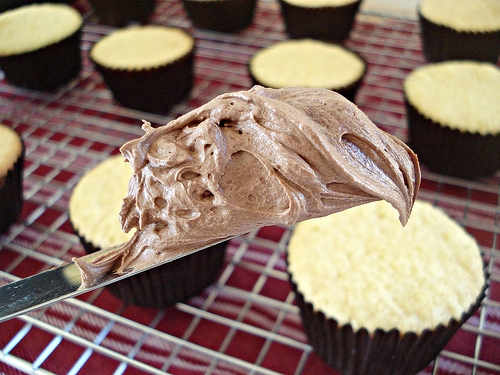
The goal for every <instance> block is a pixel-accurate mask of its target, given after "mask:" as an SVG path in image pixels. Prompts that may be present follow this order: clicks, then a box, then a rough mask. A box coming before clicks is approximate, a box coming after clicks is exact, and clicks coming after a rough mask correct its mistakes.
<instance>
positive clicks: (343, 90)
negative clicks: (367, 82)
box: [247, 47, 368, 102]
mask: <svg viewBox="0 0 500 375" xmlns="http://www.w3.org/2000/svg"><path fill="white" fill-rule="evenodd" d="M342 48H345V47H342ZM349 51H350V52H352V53H354V54H355V55H356V56H358V57H359V58H360V59H361V60H363V63H364V69H363V73H362V74H361V76H360V77H359V78H358V79H357V80H355V81H354V82H352V83H351V84H349V85H347V86H344V87H339V88H332V87H325V88H326V89H328V90H332V91H335V92H337V93H339V94H340V95H342V96H344V97H345V98H346V99H347V100H350V101H351V102H354V101H355V99H356V94H357V92H358V90H359V88H360V87H361V84H362V83H363V80H364V78H365V76H366V73H367V71H368V64H367V62H366V60H365V59H363V58H362V57H361V56H360V55H359V54H357V53H356V52H353V51H351V50H349ZM251 66H252V60H251V59H250V61H249V63H248V64H247V70H248V74H249V76H250V80H251V83H252V85H260V86H264V87H269V86H268V85H266V84H265V83H263V82H260V81H259V80H258V79H257V78H256V77H255V76H254V75H253V73H252V68H251ZM271 88H273V89H280V88H282V87H271Z"/></svg>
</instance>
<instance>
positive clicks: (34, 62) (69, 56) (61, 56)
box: [0, 28, 82, 91]
mask: <svg viewBox="0 0 500 375" xmlns="http://www.w3.org/2000/svg"><path fill="white" fill-rule="evenodd" d="M81 33H82V29H81V28H80V29H79V30H77V31H76V32H74V33H73V34H71V35H70V36H68V37H67V38H64V39H63V40H61V41H60V42H57V43H54V44H51V45H48V46H46V47H43V48H40V49H37V50H35V51H31V52H26V53H22V54H18V55H12V56H2V57H0V68H1V69H2V70H3V71H4V73H5V78H6V79H7V80H8V81H9V83H11V84H13V85H15V86H20V87H25V88H28V89H33V90H40V91H52V90H55V89H57V88H58V87H60V86H62V85H64V84H67V83H69V82H70V81H71V80H73V79H74V78H76V77H78V75H79V73H80V70H81V68H82V61H81V52H80V39H81Z"/></svg>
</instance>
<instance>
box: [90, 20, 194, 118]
mask: <svg viewBox="0 0 500 375" xmlns="http://www.w3.org/2000/svg"><path fill="white" fill-rule="evenodd" d="M194 50H195V40H194V38H193V37H192V36H191V35H190V34H189V33H188V32H186V31H184V30H183V29H181V28H177V27H167V26H157V25H148V26H133V27H128V28H124V29H119V30H116V31H113V32H112V33H111V34H109V35H108V36H106V37H104V38H102V39H101V40H99V41H98V42H97V43H95V44H94V46H93V47H92V48H91V50H90V59H91V60H92V61H93V63H94V64H95V66H96V68H97V70H98V71H99V72H100V73H101V75H102V77H103V79H104V82H105V83H106V84H107V86H108V87H109V89H110V90H111V92H112V94H113V97H114V98H115V100H116V101H117V102H118V103H120V104H121V105H123V106H125V107H129V108H134V109H138V110H142V111H148V112H156V113H165V112H167V111H168V110H169V109H170V108H171V107H172V106H173V105H175V104H177V103H179V102H180V101H182V100H183V99H185V98H187V97H188V96H189V94H190V92H191V89H192V86H193V69H194V67H193V66H194Z"/></svg>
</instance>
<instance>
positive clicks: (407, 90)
mask: <svg viewBox="0 0 500 375" xmlns="http://www.w3.org/2000/svg"><path fill="white" fill-rule="evenodd" d="M404 96H405V102H406V108H407V120H408V127H409V135H410V139H409V142H410V144H411V146H412V148H413V149H414V150H415V152H416V153H417V154H418V156H419V160H420V161H421V162H422V163H423V164H425V165H427V166H428V167H429V168H431V169H432V170H434V171H436V172H439V173H444V174H447V175H451V176H456V177H460V178H468V179H474V178H478V177H486V176H490V175H492V174H494V173H495V172H496V171H498V170H499V169H500V152H499V150H500V122H499V119H500V106H499V105H498V103H499V102H500V69H499V68H498V67H497V66H495V65H493V64H490V63H485V62H474V61H448V62H440V63H434V64H428V65H425V66H422V67H419V68H417V69H415V70H414V71H413V72H411V73H410V74H409V75H408V76H407V77H406V79H405V82H404Z"/></svg>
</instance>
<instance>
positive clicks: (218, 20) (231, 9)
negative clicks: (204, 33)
mask: <svg viewBox="0 0 500 375" xmlns="http://www.w3.org/2000/svg"><path fill="white" fill-rule="evenodd" d="M256 3H257V0H182V5H183V6H184V9H185V10H186V13H187V14H188V16H189V18H190V19H191V22H192V23H193V26H194V27H196V28H199V29H205V30H212V31H221V32H228V33H236V32H238V31H241V30H243V29H244V28H246V27H247V26H249V25H250V24H251V23H252V20H253V17H254V13H255V6H256Z"/></svg>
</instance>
